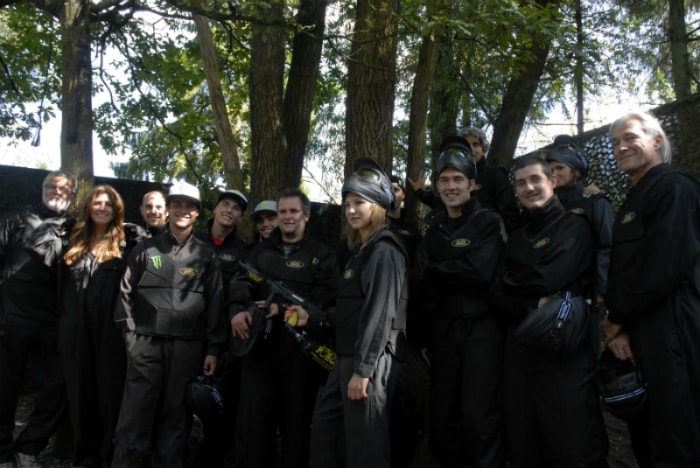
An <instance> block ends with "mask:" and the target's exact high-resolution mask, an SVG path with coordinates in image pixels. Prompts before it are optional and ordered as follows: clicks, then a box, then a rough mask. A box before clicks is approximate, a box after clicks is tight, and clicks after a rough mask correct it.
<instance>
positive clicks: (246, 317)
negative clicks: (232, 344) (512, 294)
mask: <svg viewBox="0 0 700 468" xmlns="http://www.w3.org/2000/svg"><path fill="white" fill-rule="evenodd" d="M252 324H253V316H252V315H250V312H248V311H247V310H243V311H241V312H238V313H237V314H236V315H234V316H233V318H232V319H231V333H233V337H234V338H243V339H248V336H249V334H248V332H249V331H250V326H251V325H252Z"/></svg>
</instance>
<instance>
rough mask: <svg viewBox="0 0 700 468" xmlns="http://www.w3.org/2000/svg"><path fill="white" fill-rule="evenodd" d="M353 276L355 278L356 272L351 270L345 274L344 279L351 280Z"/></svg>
mask: <svg viewBox="0 0 700 468" xmlns="http://www.w3.org/2000/svg"><path fill="white" fill-rule="evenodd" d="M353 276H355V272H354V271H353V270H351V269H349V268H348V269H347V270H345V271H344V272H343V279H346V280H349V279H352V277H353Z"/></svg>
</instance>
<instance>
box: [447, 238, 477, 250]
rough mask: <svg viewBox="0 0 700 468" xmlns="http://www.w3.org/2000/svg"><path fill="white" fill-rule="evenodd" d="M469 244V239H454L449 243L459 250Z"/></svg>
mask: <svg viewBox="0 0 700 468" xmlns="http://www.w3.org/2000/svg"><path fill="white" fill-rule="evenodd" d="M471 243H472V241H470V240H469V239H455V240H453V241H452V242H451V245H452V247H456V248H458V249H459V248H463V247H467V246H469V244H471Z"/></svg>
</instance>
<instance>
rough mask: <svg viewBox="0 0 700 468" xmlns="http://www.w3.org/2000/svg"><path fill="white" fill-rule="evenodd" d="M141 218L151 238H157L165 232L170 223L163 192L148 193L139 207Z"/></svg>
mask: <svg viewBox="0 0 700 468" xmlns="http://www.w3.org/2000/svg"><path fill="white" fill-rule="evenodd" d="M139 211H140V212H141V217H142V218H143V222H144V224H145V226H146V230H148V232H149V233H150V234H151V236H157V235H158V234H161V233H163V232H165V228H166V224H167V221H168V211H167V210H166V209H165V197H164V196H163V192H160V191H158V190H153V191H151V192H148V193H146V194H145V195H144V196H143V198H142V199H141V205H140V206H139Z"/></svg>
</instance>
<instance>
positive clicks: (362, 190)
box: [342, 158, 394, 210]
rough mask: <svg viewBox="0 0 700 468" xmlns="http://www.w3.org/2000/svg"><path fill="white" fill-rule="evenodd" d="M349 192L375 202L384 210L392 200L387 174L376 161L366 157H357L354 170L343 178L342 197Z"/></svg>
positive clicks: (392, 194) (392, 193) (388, 207)
mask: <svg viewBox="0 0 700 468" xmlns="http://www.w3.org/2000/svg"><path fill="white" fill-rule="evenodd" d="M350 192H352V193H356V194H357V195H359V196H361V197H362V198H365V199H367V200H369V201H371V202H372V203H376V204H377V205H379V206H381V207H382V208H384V209H385V210H388V209H390V208H391V206H392V204H393V201H394V192H393V191H392V190H391V180H390V179H389V176H387V175H386V173H385V172H384V171H383V170H382V169H381V168H380V167H379V165H378V164H377V163H376V162H374V161H372V160H371V159H368V158H361V159H358V160H357V162H356V163H355V172H353V174H352V175H351V176H350V177H348V178H347V179H345V183H344V184H343V189H342V194H343V198H345V195H346V194H347V193H350Z"/></svg>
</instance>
